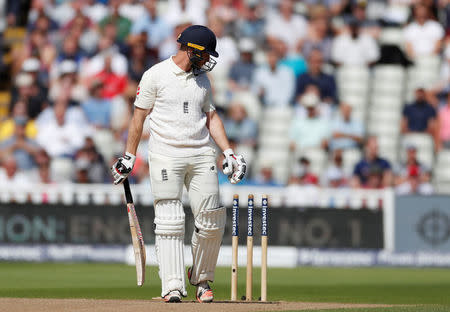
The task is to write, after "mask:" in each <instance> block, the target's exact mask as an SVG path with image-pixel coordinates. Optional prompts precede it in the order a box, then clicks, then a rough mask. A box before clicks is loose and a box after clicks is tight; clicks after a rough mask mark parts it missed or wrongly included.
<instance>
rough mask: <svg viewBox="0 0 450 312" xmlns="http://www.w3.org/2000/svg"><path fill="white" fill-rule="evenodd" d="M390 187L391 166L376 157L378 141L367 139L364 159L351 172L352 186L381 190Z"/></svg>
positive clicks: (384, 160)
mask: <svg viewBox="0 0 450 312" xmlns="http://www.w3.org/2000/svg"><path fill="white" fill-rule="evenodd" d="M391 185H392V170H391V164H390V163H389V162H388V161H387V160H386V159H384V158H381V157H380V156H379V155H378V140H377V137H375V136H369V137H368V138H367V141H366V144H365V148H364V157H363V159H361V160H360V161H359V162H358V163H357V164H356V166H355V169H354V170H353V178H352V186H353V187H358V188H383V187H390V186H391Z"/></svg>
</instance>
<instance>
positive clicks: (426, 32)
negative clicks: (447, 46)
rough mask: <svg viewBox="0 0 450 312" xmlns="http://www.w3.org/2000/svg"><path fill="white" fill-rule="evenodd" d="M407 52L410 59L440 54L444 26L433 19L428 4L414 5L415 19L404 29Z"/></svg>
mask: <svg viewBox="0 0 450 312" xmlns="http://www.w3.org/2000/svg"><path fill="white" fill-rule="evenodd" d="M404 38H405V43H406V53H407V54H408V57H409V58H410V59H412V60H413V59H415V58H417V57H421V56H429V55H439V53H440V51H441V46H442V39H443V38H444V29H443V28H442V26H441V25H440V24H439V23H438V22H436V21H434V20H432V19H431V17H430V12H429V9H428V8H427V6H425V5H424V4H422V3H418V4H416V5H415V6H414V21H413V22H411V23H410V24H408V26H406V27H405V30H404Z"/></svg>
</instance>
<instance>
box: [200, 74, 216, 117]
mask: <svg viewBox="0 0 450 312" xmlns="http://www.w3.org/2000/svg"><path fill="white" fill-rule="evenodd" d="M204 76H205V77H206V75H204ZM205 85H206V94H205V99H204V101H203V105H202V110H203V112H205V113H209V112H212V111H215V110H216V108H215V107H214V104H213V101H212V92H211V83H210V82H209V79H206V83H205Z"/></svg>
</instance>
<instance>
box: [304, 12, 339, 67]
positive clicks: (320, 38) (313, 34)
mask: <svg viewBox="0 0 450 312" xmlns="http://www.w3.org/2000/svg"><path fill="white" fill-rule="evenodd" d="M309 12H310V22H309V27H308V32H307V34H306V37H305V38H304V39H303V40H302V41H301V44H300V46H301V52H302V53H301V54H302V55H303V57H305V58H306V59H308V58H309V55H310V54H311V51H313V50H316V49H317V50H320V51H321V52H322V55H323V60H324V62H325V63H329V62H330V59H331V43H332V40H333V39H332V37H331V36H330V31H329V18H330V16H329V11H328V10H327V8H326V7H325V6H323V5H314V6H312V7H311V9H310V11H309Z"/></svg>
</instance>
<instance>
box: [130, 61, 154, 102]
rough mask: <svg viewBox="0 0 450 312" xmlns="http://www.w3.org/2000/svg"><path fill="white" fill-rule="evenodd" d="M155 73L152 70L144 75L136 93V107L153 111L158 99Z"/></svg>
mask: <svg viewBox="0 0 450 312" xmlns="http://www.w3.org/2000/svg"><path fill="white" fill-rule="evenodd" d="M154 76H155V73H154V71H152V70H151V69H150V70H148V71H146V72H145V73H144V75H142V78H141V81H140V82H139V86H138V88H137V91H136V100H135V101H134V106H136V107H139V108H143V109H152V108H153V105H154V104H155V99H156V83H155V79H154Z"/></svg>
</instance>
